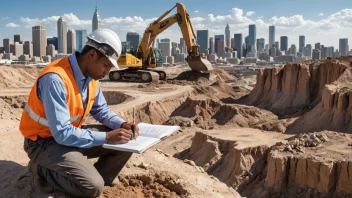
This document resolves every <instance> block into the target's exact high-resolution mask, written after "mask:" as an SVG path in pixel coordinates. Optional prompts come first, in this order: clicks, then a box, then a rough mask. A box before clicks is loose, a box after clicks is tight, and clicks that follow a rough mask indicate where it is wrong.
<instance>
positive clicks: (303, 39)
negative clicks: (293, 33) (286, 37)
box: [299, 36, 306, 52]
mask: <svg viewBox="0 0 352 198" xmlns="http://www.w3.org/2000/svg"><path fill="white" fill-rule="evenodd" d="M305 45H306V37H305V36H299V52H303V50H302V49H303V47H304V46H305Z"/></svg>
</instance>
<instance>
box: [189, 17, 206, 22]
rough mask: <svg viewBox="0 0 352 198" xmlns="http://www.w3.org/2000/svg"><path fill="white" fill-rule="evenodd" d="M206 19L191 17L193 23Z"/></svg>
mask: <svg viewBox="0 0 352 198" xmlns="http://www.w3.org/2000/svg"><path fill="white" fill-rule="evenodd" d="M204 20H205V19H204V18H203V17H194V18H191V21H192V23H200V22H202V21H204Z"/></svg>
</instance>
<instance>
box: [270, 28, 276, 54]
mask: <svg viewBox="0 0 352 198" xmlns="http://www.w3.org/2000/svg"><path fill="white" fill-rule="evenodd" d="M274 44H275V26H273V25H272V26H269V49H270V48H271V47H273V45H274Z"/></svg>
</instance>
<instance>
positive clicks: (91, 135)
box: [38, 73, 106, 148]
mask: <svg viewBox="0 0 352 198" xmlns="http://www.w3.org/2000/svg"><path fill="white" fill-rule="evenodd" d="M38 97H39V98H40V100H41V101H42V103H43V105H44V110H45V115H46V119H47V120H48V123H49V128H50V131H51V133H52V135H53V137H54V139H55V140H56V142H57V143H59V144H62V145H66V146H75V147H84V148H89V147H93V146H100V145H102V144H104V143H105V139H106V133H105V132H96V131H91V130H87V129H81V128H77V127H75V126H73V125H72V124H71V122H70V112H69V108H68V105H67V102H66V97H67V91H66V87H65V85H64V83H63V81H62V79H61V78H60V76H59V75H57V74H55V73H49V74H46V75H44V76H42V77H41V78H40V79H39V81H38Z"/></svg>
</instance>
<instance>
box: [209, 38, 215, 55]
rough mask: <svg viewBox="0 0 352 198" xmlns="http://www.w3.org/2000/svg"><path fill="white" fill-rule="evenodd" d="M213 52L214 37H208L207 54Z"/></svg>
mask: <svg viewBox="0 0 352 198" xmlns="http://www.w3.org/2000/svg"><path fill="white" fill-rule="evenodd" d="M213 53H214V38H213V37H210V38H209V54H213Z"/></svg>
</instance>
